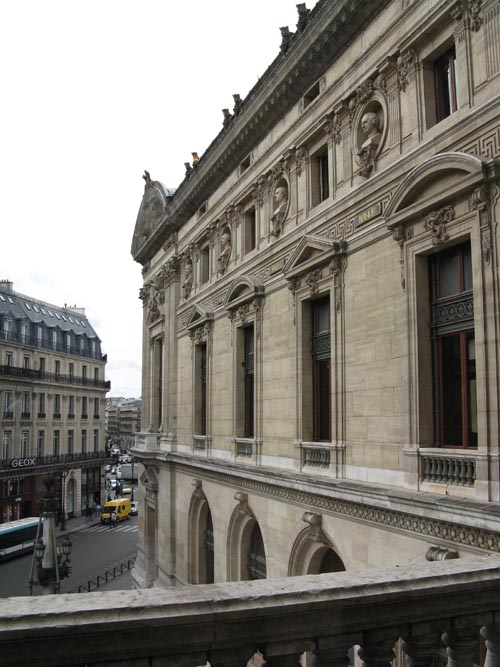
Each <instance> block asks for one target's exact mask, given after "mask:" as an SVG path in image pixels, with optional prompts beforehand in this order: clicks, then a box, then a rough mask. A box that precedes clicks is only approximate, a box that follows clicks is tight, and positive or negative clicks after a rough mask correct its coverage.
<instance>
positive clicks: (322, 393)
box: [311, 297, 332, 442]
mask: <svg viewBox="0 0 500 667" xmlns="http://www.w3.org/2000/svg"><path fill="white" fill-rule="evenodd" d="M311 315H312V324H311V331H312V340H311V348H312V372H313V438H314V440H315V441H328V442H329V441H330V440H331V434H332V428H331V380H330V376H331V367H330V356H331V350H330V348H331V344H330V338H331V336H330V298H329V297H324V298H322V299H317V300H316V301H313V302H312V303H311Z"/></svg>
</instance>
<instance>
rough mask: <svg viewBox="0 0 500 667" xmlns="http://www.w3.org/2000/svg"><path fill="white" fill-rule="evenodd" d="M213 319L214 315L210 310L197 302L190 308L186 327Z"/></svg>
mask: <svg viewBox="0 0 500 667" xmlns="http://www.w3.org/2000/svg"><path fill="white" fill-rule="evenodd" d="M213 319H214V315H213V313H212V311H211V310H209V309H208V308H206V307H205V306H204V305H203V304H201V303H199V304H196V305H195V306H193V308H192V309H191V312H190V313H189V316H188V319H187V323H186V327H187V328H188V329H194V328H195V327H197V326H199V325H200V324H205V322H208V321H210V320H213Z"/></svg>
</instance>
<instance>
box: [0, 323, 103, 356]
mask: <svg viewBox="0 0 500 667" xmlns="http://www.w3.org/2000/svg"><path fill="white" fill-rule="evenodd" d="M0 339H1V340H8V341H10V342H11V343H17V344H19V345H22V346H23V347H35V348H37V349H39V350H47V351H52V352H62V353H63V354H70V355H71V356H75V357H84V358H85V359H95V360H97V361H106V355H105V354H101V352H99V351H96V352H92V351H91V350H85V349H83V350H82V348H81V347H80V346H78V345H66V344H65V343H62V342H56V343H54V342H52V341H51V340H48V339H47V338H41V339H40V338H37V337H35V336H28V335H26V334H21V333H14V332H13V331H4V330H3V329H0Z"/></svg>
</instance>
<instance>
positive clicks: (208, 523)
mask: <svg viewBox="0 0 500 667" xmlns="http://www.w3.org/2000/svg"><path fill="white" fill-rule="evenodd" d="M204 509H206V517H205V530H204V540H203V553H202V554H201V556H202V558H201V563H200V575H201V576H200V579H201V581H200V583H204V584H213V583H214V581H215V580H214V526H213V523H212V513H211V512H210V508H209V507H208V503H205V504H204Z"/></svg>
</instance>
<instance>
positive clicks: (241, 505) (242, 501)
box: [234, 491, 254, 517]
mask: <svg viewBox="0 0 500 667" xmlns="http://www.w3.org/2000/svg"><path fill="white" fill-rule="evenodd" d="M234 499H235V500H237V501H238V512H239V513H240V514H243V515H245V516H250V517H253V516H254V514H253V512H252V510H251V509H250V507H249V506H248V495H247V494H246V493H242V492H241V491H237V492H236V493H235V494H234Z"/></svg>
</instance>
